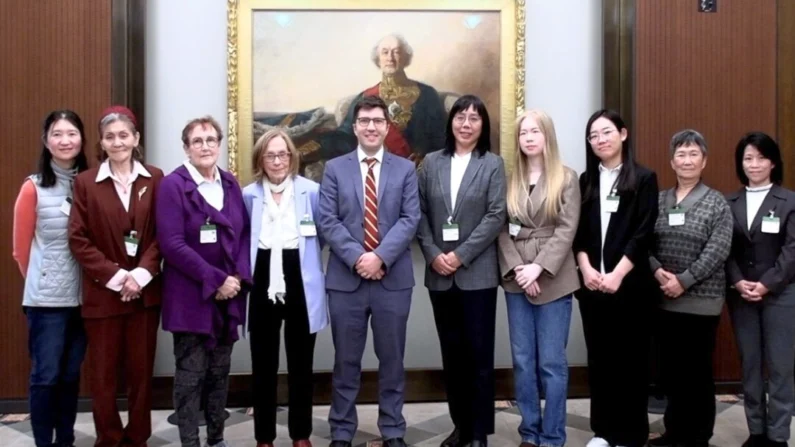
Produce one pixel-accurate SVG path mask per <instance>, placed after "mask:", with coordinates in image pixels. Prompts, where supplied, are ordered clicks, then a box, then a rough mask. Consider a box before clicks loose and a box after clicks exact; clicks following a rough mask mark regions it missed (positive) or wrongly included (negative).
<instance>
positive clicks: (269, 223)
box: [259, 184, 298, 250]
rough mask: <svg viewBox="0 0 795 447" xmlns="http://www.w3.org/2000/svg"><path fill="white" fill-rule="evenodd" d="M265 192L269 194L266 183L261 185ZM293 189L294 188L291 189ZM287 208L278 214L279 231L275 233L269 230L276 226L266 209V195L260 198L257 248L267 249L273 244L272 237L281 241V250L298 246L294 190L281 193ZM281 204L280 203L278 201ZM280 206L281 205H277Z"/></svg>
mask: <svg viewBox="0 0 795 447" xmlns="http://www.w3.org/2000/svg"><path fill="white" fill-rule="evenodd" d="M263 187H264V190H265V194H271V191H270V189H269V188H268V185H267V184H265V185H263ZM291 191H295V190H291ZM285 200H286V201H287V202H286V203H283V204H284V205H285V206H286V207H287V208H285V210H284V212H282V213H281V214H280V215H279V228H281V230H280V231H279V233H277V234H275V233H274V232H273V231H271V230H272V229H273V228H274V227H276V222H275V220H274V219H273V217H272V216H271V213H270V210H269V209H268V200H267V197H266V198H263V199H262V227H261V228H262V230H263V231H260V233H259V248H261V249H265V250H269V249H270V248H271V247H272V246H273V238H274V237H278V238H279V239H281V241H282V249H283V250H292V249H296V248H298V224H297V223H296V217H295V192H291V193H290V195H289V196H286V195H284V194H282V201H285ZM280 205H281V203H280ZM279 208H281V206H280V207H279Z"/></svg>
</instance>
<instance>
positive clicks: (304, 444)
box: [293, 439, 312, 447]
mask: <svg viewBox="0 0 795 447" xmlns="http://www.w3.org/2000/svg"><path fill="white" fill-rule="evenodd" d="M293 447H312V443H311V442H310V441H309V440H308V439H299V440H297V441H293Z"/></svg>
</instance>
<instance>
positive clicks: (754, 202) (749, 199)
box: [745, 183, 773, 230]
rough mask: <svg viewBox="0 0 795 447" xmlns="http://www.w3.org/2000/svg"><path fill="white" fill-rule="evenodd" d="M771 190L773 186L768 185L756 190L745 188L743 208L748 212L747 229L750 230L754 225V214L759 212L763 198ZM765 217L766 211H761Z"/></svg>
mask: <svg viewBox="0 0 795 447" xmlns="http://www.w3.org/2000/svg"><path fill="white" fill-rule="evenodd" d="M771 188H773V184H772V183H771V184H769V185H767V186H759V187H757V188H752V187H750V186H746V187H745V206H746V210H747V212H748V218H747V219H746V220H747V221H748V229H749V230H750V229H751V224H753V223H754V219H755V218H756V214H757V213H758V212H759V208H761V207H762V202H764V201H765V197H767V193H769V192H770V189H771ZM763 211H764V212H765V215H767V213H768V210H763Z"/></svg>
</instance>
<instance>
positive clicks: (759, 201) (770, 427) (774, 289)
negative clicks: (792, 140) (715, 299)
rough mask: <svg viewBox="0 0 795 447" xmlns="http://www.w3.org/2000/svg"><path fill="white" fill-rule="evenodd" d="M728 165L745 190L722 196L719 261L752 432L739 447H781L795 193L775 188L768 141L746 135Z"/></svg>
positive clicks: (792, 351)
mask: <svg viewBox="0 0 795 447" xmlns="http://www.w3.org/2000/svg"><path fill="white" fill-rule="evenodd" d="M734 160H735V166H736V171H737V177H738V178H739V179H740V182H742V184H743V185H745V187H744V188H743V189H741V190H740V191H738V192H736V193H734V194H730V195H729V196H728V197H727V199H728V201H729V207H731V210H732V214H733V215H734V230H733V232H732V233H733V236H732V247H731V253H730V254H729V259H728V261H727V262H726V277H727V280H728V283H729V285H730V286H732V287H731V289H730V290H729V293H728V296H727V300H726V301H727V303H728V304H729V313H730V315H731V318H732V326H734V334H735V337H736V338H737V347H738V349H739V351H740V360H741V362H742V369H743V402H744V405H745V419H746V421H747V422H748V431H749V432H750V433H751V437H750V438H749V439H748V441H746V442H745V444H743V447H758V446H766V447H767V446H786V445H787V441H788V440H789V438H790V423H791V420H792V416H791V415H792V410H793V404H794V403H795V386H794V384H793V365H795V324H793V322H794V321H795V284H793V280H795V193H793V192H792V191H790V190H788V189H784V188H782V187H781V186H780V185H781V181H782V180H783V176H784V174H783V172H784V162H783V160H782V159H781V151H780V150H779V148H778V144H776V142H775V141H773V139H772V138H770V137H769V136H767V135H765V134H763V133H761V132H752V133H749V134H747V135H745V136H744V137H743V138H742V139H741V140H740V142H739V143H737V149H736V150H735V154H734ZM763 369H766V370H767V372H768V384H767V387H765V380H764V378H763V376H762V370H763ZM765 388H767V393H768V395H769V397H768V398H767V399H766V396H765Z"/></svg>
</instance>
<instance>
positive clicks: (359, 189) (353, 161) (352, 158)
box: [343, 151, 364, 214]
mask: <svg viewBox="0 0 795 447" xmlns="http://www.w3.org/2000/svg"><path fill="white" fill-rule="evenodd" d="M356 154H357V151H353V152H351V154H350V155H348V163H349V164H350V166H351V167H350V168H349V169H350V171H349V172H350V175H349V176H348V178H350V179H351V180H353V187H354V189H355V190H356V200H358V201H359V206H360V207H361V209H362V214H364V178H363V177H362V168H361V167H360V166H359V157H357V155H356ZM343 175H345V173H343Z"/></svg>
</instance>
